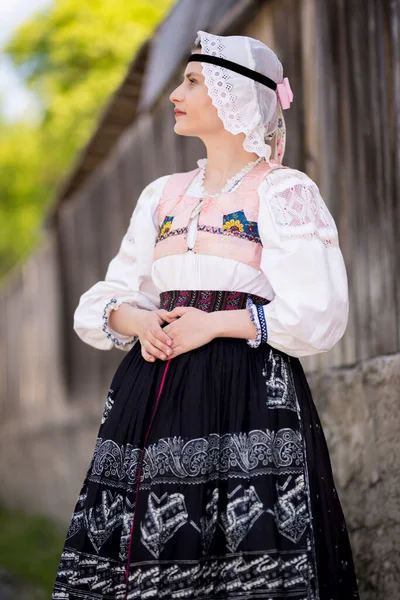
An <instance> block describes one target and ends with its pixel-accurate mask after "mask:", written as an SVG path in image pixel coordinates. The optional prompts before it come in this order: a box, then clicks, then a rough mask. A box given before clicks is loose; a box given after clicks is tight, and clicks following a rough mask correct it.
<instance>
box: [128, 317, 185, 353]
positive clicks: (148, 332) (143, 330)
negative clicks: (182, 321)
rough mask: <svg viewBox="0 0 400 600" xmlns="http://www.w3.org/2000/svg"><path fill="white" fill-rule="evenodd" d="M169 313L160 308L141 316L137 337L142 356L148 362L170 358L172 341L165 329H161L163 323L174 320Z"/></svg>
mask: <svg viewBox="0 0 400 600" xmlns="http://www.w3.org/2000/svg"><path fill="white" fill-rule="evenodd" d="M171 312H172V311H171ZM171 312H168V311H166V310H164V309H163V308H160V309H159V310H152V311H148V310H144V311H143V315H141V318H140V325H138V336H139V340H140V344H141V346H142V356H143V358H144V359H145V360H147V361H148V362H154V361H155V359H156V358H161V360H166V359H167V358H171V355H172V350H171V348H170V346H171V345H172V342H173V340H172V338H171V337H170V336H168V335H167V333H166V332H165V328H161V325H162V324H163V323H164V322H165V321H168V323H170V322H171V321H173V320H174V317H171V316H170V315H171ZM175 318H178V317H175ZM168 327H169V325H168Z"/></svg>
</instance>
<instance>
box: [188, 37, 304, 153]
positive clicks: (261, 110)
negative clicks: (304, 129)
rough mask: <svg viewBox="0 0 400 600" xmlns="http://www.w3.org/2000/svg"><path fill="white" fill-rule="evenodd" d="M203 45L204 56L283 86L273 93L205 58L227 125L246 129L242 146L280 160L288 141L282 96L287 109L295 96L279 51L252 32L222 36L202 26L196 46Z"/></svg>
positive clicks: (207, 75)
mask: <svg viewBox="0 0 400 600" xmlns="http://www.w3.org/2000/svg"><path fill="white" fill-rule="evenodd" d="M199 43H200V45H201V54H207V55H210V56H217V57H219V58H224V59H227V60H230V61H232V62H235V63H237V64H240V65H242V66H244V67H247V68H248V69H252V70H253V71H257V72H258V73H261V74H262V75H266V76H267V77H269V78H270V79H272V80H273V81H274V82H275V83H277V84H281V85H280V86H279V85H278V90H277V91H274V90H272V89H271V88H269V87H267V86H266V85H263V84H262V83H259V82H258V81H254V79H251V78H250V77H246V76H244V75H242V74H240V73H236V72H235V71H232V70H231V69H228V68H225V67H221V66H217V65H213V64H210V63H208V62H200V64H201V66H202V74H203V76H204V80H205V85H206V87H207V90H208V95H209V96H210V97H211V100H212V103H213V105H214V106H215V107H216V109H217V113H218V116H219V118H220V119H221V121H222V123H223V125H224V128H225V129H226V130H227V131H229V132H231V133H233V134H238V133H245V135H246V137H245V139H244V141H243V147H244V149H245V150H246V151H247V152H255V153H256V154H258V156H260V157H265V159H266V160H269V159H270V158H272V159H275V160H276V161H278V162H279V163H281V162H282V159H283V155H284V152H285V139H286V135H285V120H284V118H283V114H282V103H281V98H282V99H283V98H284V97H286V102H285V101H284V100H282V101H283V104H284V106H283V107H284V108H288V104H290V101H291V100H292V99H293V94H292V92H291V90H290V86H289V80H288V78H287V77H286V78H285V79H283V67H282V64H281V62H280V60H279V58H278V57H277V55H276V54H275V52H273V51H272V50H271V48H269V47H268V46H266V45H265V44H263V43H262V42H260V41H259V40H256V39H254V38H251V37H248V36H244V35H232V36H221V35H214V34H212V33H207V32H206V31H202V30H199V31H197V37H196V40H195V44H199ZM288 96H289V100H290V101H289V102H288ZM268 142H269V143H268Z"/></svg>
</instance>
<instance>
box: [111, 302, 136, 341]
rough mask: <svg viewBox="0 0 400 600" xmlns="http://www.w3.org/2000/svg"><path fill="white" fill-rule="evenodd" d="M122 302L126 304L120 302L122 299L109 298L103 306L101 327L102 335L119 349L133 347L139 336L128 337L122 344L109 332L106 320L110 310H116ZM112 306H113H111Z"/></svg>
mask: <svg viewBox="0 0 400 600" xmlns="http://www.w3.org/2000/svg"><path fill="white" fill-rule="evenodd" d="M124 302H126V300H122V299H119V300H117V298H111V299H110V300H109V301H108V302H107V304H106V305H105V307H104V310H103V327H102V329H103V331H104V333H105V334H106V335H107V337H108V338H109V339H110V340H111V341H112V342H113V343H114V344H115V345H116V346H120V347H126V346H129V345H131V344H132V346H133V344H134V343H135V342H136V341H137V340H138V339H139V336H137V335H133V336H130V337H129V339H128V340H127V341H125V342H123V341H122V340H120V339H118V338H117V337H115V335H113V334H112V332H111V331H110V329H109V327H108V319H109V316H110V312H111V311H112V310H117V308H118V307H119V306H120V305H121V304H123V303H124ZM113 304H114V305H115V306H112V305H113Z"/></svg>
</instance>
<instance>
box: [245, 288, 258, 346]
mask: <svg viewBox="0 0 400 600" xmlns="http://www.w3.org/2000/svg"><path fill="white" fill-rule="evenodd" d="M246 308H247V310H248V311H249V313H250V318H251V320H252V322H253V323H254V325H255V326H256V329H257V334H256V337H255V339H254V340H250V339H248V340H247V344H248V345H249V346H251V348H258V346H259V345H260V344H261V327H260V322H259V319H258V312H257V310H256V305H255V304H253V302H252V300H251V298H247V300H246Z"/></svg>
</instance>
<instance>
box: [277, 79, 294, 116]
mask: <svg viewBox="0 0 400 600" xmlns="http://www.w3.org/2000/svg"><path fill="white" fill-rule="evenodd" d="M276 93H277V94H278V98H279V100H280V103H281V105H282V108H283V109H285V108H289V107H290V103H291V102H292V100H293V92H292V90H291V88H290V83H289V79H288V78H287V77H285V78H284V80H283V81H282V83H278V84H277V86H276Z"/></svg>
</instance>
